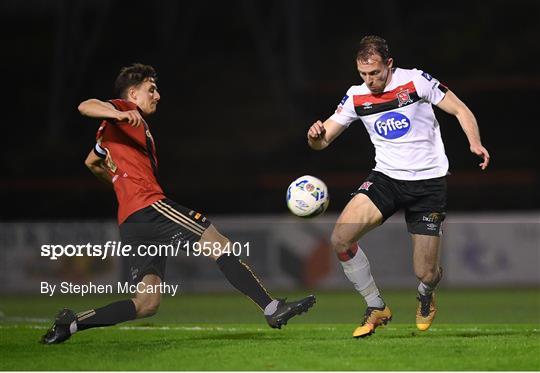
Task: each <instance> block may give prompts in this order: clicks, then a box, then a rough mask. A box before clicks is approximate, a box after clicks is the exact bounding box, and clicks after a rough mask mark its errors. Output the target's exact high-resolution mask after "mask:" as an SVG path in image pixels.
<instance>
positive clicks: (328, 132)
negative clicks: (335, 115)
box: [307, 119, 347, 150]
mask: <svg viewBox="0 0 540 373" xmlns="http://www.w3.org/2000/svg"><path fill="white" fill-rule="evenodd" d="M345 128H347V127H345V126H342V125H341V124H339V123H338V122H336V121H334V120H332V119H327V120H326V121H325V122H324V123H323V122H321V121H320V120H318V121H316V122H315V123H313V124H312V125H311V127H309V130H308V132H307V139H308V145H309V146H310V147H311V148H312V149H315V150H322V149H324V148H326V147H327V146H328V145H330V143H331V142H332V141H334V140H335V139H336V138H337V137H338V136H339V135H341V133H342V132H343V131H344V130H345Z"/></svg>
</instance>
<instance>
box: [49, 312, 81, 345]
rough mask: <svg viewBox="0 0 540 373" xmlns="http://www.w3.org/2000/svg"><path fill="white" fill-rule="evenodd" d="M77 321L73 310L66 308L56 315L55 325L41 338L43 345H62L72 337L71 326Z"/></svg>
mask: <svg viewBox="0 0 540 373" xmlns="http://www.w3.org/2000/svg"><path fill="white" fill-rule="evenodd" d="M76 319H77V316H75V313H73V311H72V310H70V309H67V308H64V309H63V310H61V311H60V312H58V314H57V315H56V319H55V320H54V323H53V325H52V326H51V328H50V329H49V330H47V333H45V335H43V336H42V337H41V343H43V344H55V343H62V342H64V341H65V340H67V339H69V337H71V332H70V331H69V326H70V325H71V323H72V322H73V321H75V320H76Z"/></svg>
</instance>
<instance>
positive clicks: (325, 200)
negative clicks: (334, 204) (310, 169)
mask: <svg viewBox="0 0 540 373" xmlns="http://www.w3.org/2000/svg"><path fill="white" fill-rule="evenodd" d="M329 203H330V198H329V196H328V188H327V187H326V184H325V183H324V182H323V181H322V180H320V179H317V178H316V177H314V176H310V175H305V176H301V177H299V178H298V179H296V180H295V181H293V182H292V183H291V185H289V188H288V189H287V207H288V208H289V210H290V211H291V212H292V213H293V214H294V215H296V216H300V217H302V218H313V217H315V216H317V215H320V214H322V213H323V212H325V211H326V208H327V207H328V204H329Z"/></svg>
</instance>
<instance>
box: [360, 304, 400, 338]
mask: <svg viewBox="0 0 540 373" xmlns="http://www.w3.org/2000/svg"><path fill="white" fill-rule="evenodd" d="M390 321H392V311H390V308H388V307H387V306H386V305H385V306H384V307H381V308H376V307H368V308H366V312H365V313H364V320H363V322H362V325H360V326H359V327H358V328H356V329H355V330H354V332H353V337H354V338H364V337H367V336H370V335H372V334H373V333H375V329H377V327H379V326H381V325H386V324H388V322H390Z"/></svg>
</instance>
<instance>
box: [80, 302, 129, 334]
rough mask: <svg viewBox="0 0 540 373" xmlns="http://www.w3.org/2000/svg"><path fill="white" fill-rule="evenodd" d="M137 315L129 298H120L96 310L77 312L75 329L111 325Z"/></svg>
mask: <svg viewBox="0 0 540 373" xmlns="http://www.w3.org/2000/svg"><path fill="white" fill-rule="evenodd" d="M136 317H137V311H136V310H135V304H134V303H133V301H132V300H131V299H127V300H121V301H118V302H114V303H111V304H108V305H106V306H105V307H101V308H98V309H96V310H88V311H84V312H79V313H78V314H77V330H85V329H90V328H97V327H100V326H111V325H115V324H118V323H121V322H124V321H129V320H134V319H135V318H136Z"/></svg>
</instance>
